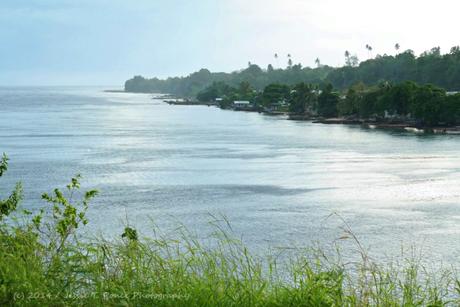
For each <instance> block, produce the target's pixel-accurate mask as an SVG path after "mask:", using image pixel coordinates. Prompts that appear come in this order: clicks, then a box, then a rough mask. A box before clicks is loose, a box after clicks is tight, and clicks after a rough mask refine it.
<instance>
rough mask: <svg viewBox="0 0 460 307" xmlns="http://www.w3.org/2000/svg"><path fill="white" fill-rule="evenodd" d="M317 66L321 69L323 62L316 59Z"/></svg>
mask: <svg viewBox="0 0 460 307" xmlns="http://www.w3.org/2000/svg"><path fill="white" fill-rule="evenodd" d="M315 64H316V66H317V67H321V61H320V60H319V58H316V60H315Z"/></svg>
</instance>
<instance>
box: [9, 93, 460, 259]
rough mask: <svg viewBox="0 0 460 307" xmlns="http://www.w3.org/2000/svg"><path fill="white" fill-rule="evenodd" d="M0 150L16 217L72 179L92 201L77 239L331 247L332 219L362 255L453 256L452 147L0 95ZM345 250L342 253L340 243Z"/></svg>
mask: <svg viewBox="0 0 460 307" xmlns="http://www.w3.org/2000/svg"><path fill="white" fill-rule="evenodd" d="M0 116H1V117H0V118H1V120H0V151H3V152H6V153H7V154H8V155H9V157H10V159H11V160H10V170H9V172H8V173H7V174H6V175H5V176H4V177H3V178H1V180H0V196H2V197H5V195H6V192H7V191H9V190H11V188H12V187H13V186H14V183H15V182H16V181H22V183H23V185H24V189H25V200H24V202H23V206H24V207H26V208H29V209H32V210H36V209H38V208H41V207H43V206H47V204H46V203H44V202H43V201H42V200H40V195H41V193H43V192H50V191H52V189H53V188H54V187H64V186H65V184H66V183H67V182H68V180H69V179H70V178H71V177H72V176H73V175H74V174H76V173H80V174H82V176H83V180H82V181H83V189H85V188H96V189H98V190H100V193H101V194H100V196H99V197H97V198H96V199H95V200H94V202H93V203H92V205H91V207H90V210H89V213H88V214H89V219H90V224H89V225H88V226H87V227H86V228H85V231H86V233H88V234H101V233H102V234H104V235H107V236H117V235H119V234H120V233H121V232H122V228H123V227H124V224H126V223H127V221H128V222H129V224H130V225H132V226H135V227H136V228H137V229H138V231H139V232H140V233H141V235H148V234H149V233H151V231H152V228H153V227H152V224H153V223H155V224H156V225H158V226H160V227H161V228H162V229H165V230H166V231H170V230H172V229H174V228H175V227H177V225H178V223H179V222H180V223H183V224H185V225H186V226H187V227H189V228H190V229H191V231H193V232H195V233H196V234H197V235H198V236H199V237H203V238H206V237H207V235H208V234H209V233H210V231H211V230H212V227H211V226H210V225H209V222H210V221H211V220H212V219H213V217H212V216H225V217H226V218H227V219H228V220H229V221H230V223H231V225H232V231H233V232H234V234H235V235H236V236H238V237H240V238H242V239H243V241H244V242H245V243H246V244H247V245H248V246H249V247H250V248H252V249H254V250H257V251H259V250H264V249H266V248H273V247H274V248H278V247H281V248H284V247H293V246H296V247H302V246H311V245H312V244H313V245H314V244H319V245H320V246H326V247H330V246H331V245H332V244H333V243H335V242H338V241H337V238H339V237H341V236H342V234H343V233H342V228H343V227H344V226H345V222H346V223H347V224H348V225H349V227H350V228H351V229H352V230H353V232H354V233H355V234H356V236H357V237H358V239H359V240H360V242H361V243H362V245H363V246H364V247H365V249H366V250H368V251H369V253H370V254H371V255H373V256H375V257H380V258H381V257H394V256H397V255H399V254H400V253H401V250H402V249H406V250H410V247H411V246H412V245H416V246H417V248H418V249H419V250H422V251H423V253H424V254H425V255H429V256H430V257H432V258H431V259H436V261H442V262H444V263H447V264H454V263H456V262H457V261H458V259H459V256H460V243H459V240H458V239H459V237H460V155H459V153H460V137H458V136H445V135H438V136H434V135H432V136H429V135H413V134H410V133H401V132H394V131H381V130H369V129H363V128H360V127H357V126H344V125H322V124H313V123H310V122H297V121H289V120H285V119H284V118H282V117H271V116H264V115H261V114H257V113H246V112H233V111H225V110H220V109H217V108H214V107H206V106H169V105H167V104H165V103H163V102H162V101H161V100H155V99H152V96H151V95H147V94H128V93H106V92H103V89H102V88H88V87H69V88H0ZM343 244H344V246H345V248H348V247H352V246H353V244H354V243H352V242H348V243H343Z"/></svg>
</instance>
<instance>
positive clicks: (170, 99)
mask: <svg viewBox="0 0 460 307" xmlns="http://www.w3.org/2000/svg"><path fill="white" fill-rule="evenodd" d="M107 92H108V91H107ZM110 92H115V91H110ZM116 92H117V93H131V92H129V91H116ZM145 94H149V93H145ZM150 94H151V93H150ZM152 99H161V100H162V101H163V102H165V103H167V104H169V105H182V106H200V105H201V106H208V107H210V106H214V107H219V106H218V104H217V103H216V102H201V101H197V100H191V99H188V98H179V97H177V96H174V95H170V94H159V95H157V96H153V97H152ZM222 109H223V110H231V111H235V112H254V113H259V114H265V115H268V116H287V118H286V120H294V121H311V122H312V123H314V124H325V125H360V126H361V127H363V128H367V129H381V130H399V131H405V132H411V133H414V134H447V135H460V126H418V125H416V124H415V123H413V122H387V121H375V120H371V119H349V118H343V117H335V118H321V117H315V116H309V115H300V114H290V113H289V112H280V111H266V110H261V109H260V108H251V109H249V108H247V109H246V108H244V109H242V108H228V109H224V108H222Z"/></svg>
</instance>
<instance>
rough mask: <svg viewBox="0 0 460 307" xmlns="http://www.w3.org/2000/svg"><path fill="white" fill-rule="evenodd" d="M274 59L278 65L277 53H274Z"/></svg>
mask: <svg viewBox="0 0 460 307" xmlns="http://www.w3.org/2000/svg"><path fill="white" fill-rule="evenodd" d="M275 61H276V66H277V67H279V65H278V53H275Z"/></svg>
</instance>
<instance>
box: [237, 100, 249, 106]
mask: <svg viewBox="0 0 460 307" xmlns="http://www.w3.org/2000/svg"><path fill="white" fill-rule="evenodd" d="M250 105H251V103H250V102H249V101H247V100H235V101H234V102H233V106H234V107H235V108H247V107H249V106H250Z"/></svg>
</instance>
